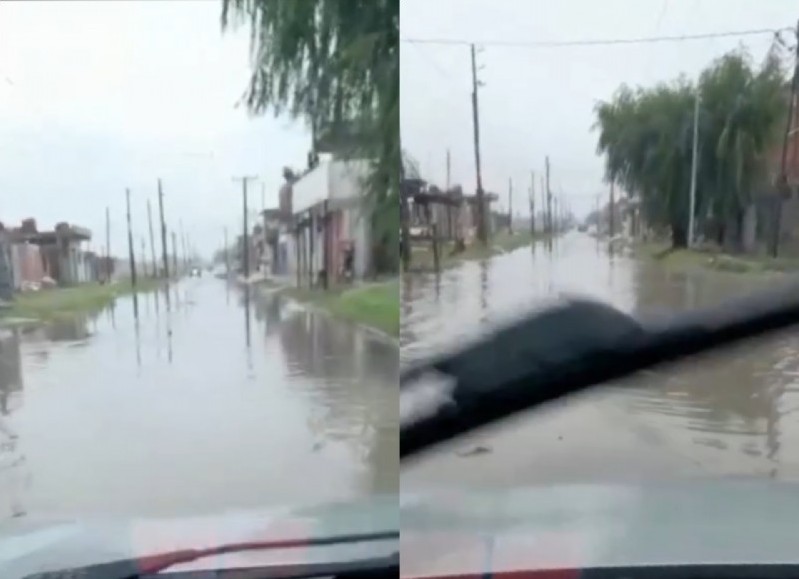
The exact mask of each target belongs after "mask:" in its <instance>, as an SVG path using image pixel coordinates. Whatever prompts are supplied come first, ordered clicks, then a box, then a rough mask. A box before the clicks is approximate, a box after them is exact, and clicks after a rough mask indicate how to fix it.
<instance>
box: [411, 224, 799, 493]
mask: <svg viewBox="0 0 799 579" xmlns="http://www.w3.org/2000/svg"><path fill="white" fill-rule="evenodd" d="M782 281H784V280H779V281H775V279H774V278H763V277H757V276H751V275H740V274H733V273H721V272H712V271H704V270H698V271H694V272H690V273H684V272H683V273H678V272H675V271H669V270H667V269H665V268H663V267H662V266H661V265H659V264H657V263H654V262H651V261H647V262H642V261H640V260H637V259H635V258H633V257H631V256H628V255H623V254H620V253H619V252H616V253H615V254H609V253H608V251H607V248H606V245H605V244H600V243H598V242H597V241H596V240H595V239H592V238H591V237H589V236H587V235H584V234H578V233H571V234H568V235H567V236H565V237H564V238H562V239H560V240H559V241H558V242H556V243H555V244H554V245H553V248H552V251H551V252H550V251H547V249H546V247H545V245H544V244H539V245H538V246H536V247H535V248H533V249H531V248H523V249H521V250H517V251H515V252H512V253H509V254H505V255H501V256H498V257H495V258H493V259H491V260H488V261H485V262H471V263H465V264H463V265H461V266H459V267H458V268H456V269H452V270H449V271H445V272H443V273H442V274H441V276H440V277H438V278H436V276H433V275H426V276H422V275H417V276H413V277H411V276H408V277H406V278H405V280H404V285H403V288H402V289H403V295H402V312H401V319H402V328H401V351H402V354H401V356H402V364H408V363H411V362H412V361H413V360H415V359H418V358H420V357H422V356H424V355H426V353H428V352H429V351H435V350H441V349H446V348H448V347H451V346H452V345H453V344H457V343H459V342H462V341H463V340H464V339H469V338H470V337H472V336H474V335H476V334H478V333H480V332H482V331H485V329H487V328H490V327H491V326H492V325H494V324H498V323H503V322H504V321H506V320H507V319H512V318H513V317H514V315H518V312H520V311H524V310H525V309H527V308H536V307H542V306H543V305H545V304H546V303H548V302H551V301H552V300H554V299H557V298H559V297H562V296H564V295H583V296H586V295H587V296H592V297H594V298H597V299H600V300H603V301H606V302H610V303H612V304H614V305H615V306H617V307H619V308H620V309H622V310H625V311H628V312H633V313H642V312H659V313H663V312H668V311H675V310H680V309H689V308H692V307H698V306H701V305H709V304H714V303H719V302H720V301H722V300H724V299H725V298H729V297H732V296H734V295H739V294H743V293H748V292H752V291H756V290H757V289H758V288H762V287H764V286H765V285H767V284H773V283H780V282H782ZM478 447H484V448H483V449H480V450H487V451H488V452H472V451H474V450H475V449H477V448H478ZM693 476H710V477H713V476H755V477H768V478H779V479H788V480H799V336H797V335H796V333H793V334H783V335H781V336H778V337H775V338H772V339H769V340H764V341H761V342H757V343H749V344H745V345H742V346H740V347H736V348H735V349H733V350H728V351H726V352H724V353H719V354H717V355H713V356H705V357H702V358H699V359H696V360H694V361H690V362H685V363H683V364H681V365H677V366H670V367H667V368H662V369H659V370H657V371H653V372H647V373H643V374H640V375H637V376H635V377H633V378H631V379H629V380H626V381H624V382H622V383H619V384H612V385H608V386H606V387H604V388H603V389H602V390H597V391H595V392H590V393H587V394H584V395H582V396H577V397H574V398H571V399H569V400H566V401H562V402H558V403H555V404H552V405H550V406H549V407H547V408H546V409H544V410H542V411H539V412H536V413H531V414H527V415H524V416H522V417H519V418H516V419H514V420H512V421H509V422H507V423H505V424H503V425H499V426H497V427H495V428H493V429H490V430H486V431H483V432H480V433H477V434H475V435H473V436H472V437H470V438H469V439H468V440H461V441H459V442H457V443H454V444H452V445H449V446H446V447H442V448H441V449H440V450H438V451H436V452H435V453H432V454H430V455H429V456H427V457H425V458H424V459H422V460H420V461H419V462H418V463H417V464H414V465H413V466H411V467H409V468H407V469H405V470H403V474H402V488H403V491H405V490H414V489H418V488H425V487H441V486H443V487H447V486H453V487H463V486H497V485H509V486H523V485H528V484H539V483H540V484H547V483H551V482H556V481H563V482H597V481H601V482H624V481H629V480H631V479H632V480H640V479H647V480H649V479H667V478H684V477H693Z"/></svg>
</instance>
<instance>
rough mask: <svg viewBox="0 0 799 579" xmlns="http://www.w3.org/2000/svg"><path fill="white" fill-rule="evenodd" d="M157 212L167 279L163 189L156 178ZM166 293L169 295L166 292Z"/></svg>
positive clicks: (167, 259)
mask: <svg viewBox="0 0 799 579" xmlns="http://www.w3.org/2000/svg"><path fill="white" fill-rule="evenodd" d="M158 212H159V213H160V216H161V253H162V258H163V260H164V278H165V279H169V256H168V254H169V250H168V248H167V239H166V221H165V220H164V190H163V189H162V188H161V179H159V180H158ZM167 295H169V293H168V292H167ZM167 305H169V304H167Z"/></svg>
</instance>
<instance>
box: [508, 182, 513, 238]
mask: <svg viewBox="0 0 799 579" xmlns="http://www.w3.org/2000/svg"><path fill="white" fill-rule="evenodd" d="M508 233H513V179H511V178H508Z"/></svg>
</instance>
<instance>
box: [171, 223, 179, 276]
mask: <svg viewBox="0 0 799 579" xmlns="http://www.w3.org/2000/svg"><path fill="white" fill-rule="evenodd" d="M172 267H173V271H174V272H175V275H177V274H178V238H177V235H175V232H174V231H172Z"/></svg>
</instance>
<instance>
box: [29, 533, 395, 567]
mask: <svg viewBox="0 0 799 579" xmlns="http://www.w3.org/2000/svg"><path fill="white" fill-rule="evenodd" d="M390 540H399V531H398V530H397V531H382V532H377V533H361V534H351V535H335V536H331V537H315V538H310V539H286V540H277V541H249V542H241V543H227V544H224V545H218V546H215V547H209V548H205V549H182V550H178V551H170V552H167V553H160V554H157V555H150V556H146V557H139V558H132V559H123V560H120V561H111V562H109V563H100V564H97V565H90V566H87V567H79V568H74V569H63V570H59V571H57V572H48V573H42V574H34V575H29V576H27V577H25V579H44V578H45V577H46V578H47V579H56V578H58V577H83V578H85V579H141V578H142V577H149V576H154V575H157V574H158V573H161V572H163V571H166V570H167V569H169V568H171V567H174V566H176V565H181V564H185V563H193V562H195V561H199V560H201V559H205V558H207V557H214V556H219V555H228V554H231V553H243V552H246V551H264V550H277V549H296V548H302V547H324V546H330V545H341V544H347V543H364V542H375V541H390ZM394 566H396V568H397V570H399V554H398V553H393V554H391V555H388V556H383V557H373V558H366V559H359V560H355V561H343V562H335V563H303V564H297V565H280V566H270V567H264V572H265V573H266V572H268V575H264V576H269V577H275V578H281V579H299V578H302V577H319V576H336V577H342V576H344V577H350V576H361V575H363V574H366V575H368V576H371V574H372V573H376V574H378V575H380V576H382V573H383V572H384V571H386V572H390V571H391V569H393V567H394ZM397 572H398V571H397Z"/></svg>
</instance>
